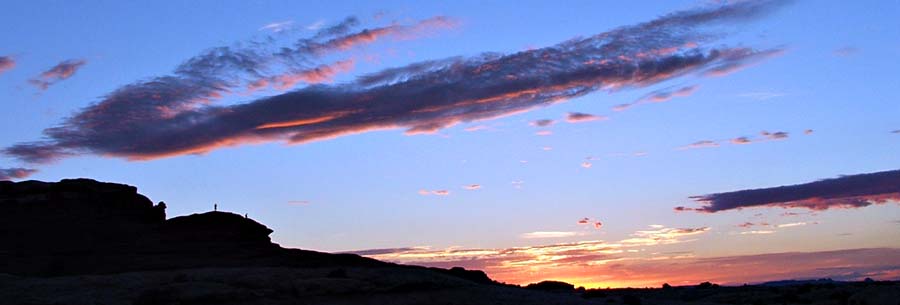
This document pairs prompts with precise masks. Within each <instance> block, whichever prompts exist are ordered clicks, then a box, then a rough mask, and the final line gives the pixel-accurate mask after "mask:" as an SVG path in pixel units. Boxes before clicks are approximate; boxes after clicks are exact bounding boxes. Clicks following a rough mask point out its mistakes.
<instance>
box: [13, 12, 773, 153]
mask: <svg viewBox="0 0 900 305" xmlns="http://www.w3.org/2000/svg"><path fill="white" fill-rule="evenodd" d="M782 3H783V2H780V1H754V2H749V1H746V2H738V3H734V4H729V5H718V6H710V7H703V8H698V9H693V10H688V11H682V12H676V13H672V14H668V15H665V16H662V17H660V18H658V19H656V20H652V21H650V22H645V23H640V24H637V25H633V26H626V27H620V28H617V29H615V30H612V31H609V32H606V33H601V34H598V35H595V36H590V37H587V38H577V39H571V40H567V41H565V42H563V43H560V44H558V45H554V46H550V47H545V48H538V49H533V50H528V51H522V52H518V53H514V54H509V55H499V54H485V55H480V56H475V57H469V58H455V59H449V60H443V61H431V62H428V63H427V64H424V65H423V64H413V65H409V66H407V67H400V68H394V69H392V71H391V73H388V74H387V76H389V77H380V78H376V80H375V81H372V78H368V80H369V81H366V82H365V83H361V82H350V83H346V84H338V85H331V86H328V85H319V86H308V87H304V88H301V89H297V90H295V91H292V92H288V93H284V94H279V95H275V96H270V97H265V98H260V99H257V100H253V101H250V102H247V103H242V104H236V105H228V106H220V105H214V104H209V103H208V102H209V101H211V100H212V101H214V100H215V98H212V99H211V98H210V97H211V96H212V97H215V96H216V95H220V94H223V93H225V92H227V90H228V89H231V88H234V86H235V85H241V86H246V83H247V82H246V81H242V80H244V79H245V78H248V77H249V78H250V79H253V80H255V79H258V78H260V77H257V76H258V75H257V74H262V75H263V76H266V77H268V75H265V74H266V73H265V71H266V69H262V68H263V67H267V65H271V64H272V63H273V62H288V63H298V65H299V64H300V63H303V62H306V61H305V60H307V59H310V58H312V59H316V58H317V57H316V56H318V55H319V54H321V53H322V52H331V51H341V50H346V49H348V48H351V47H353V46H355V45H359V44H365V43H369V42H372V41H374V40H375V39H378V38H379V37H383V36H384V35H393V36H394V37H397V38H398V39H405V38H406V37H410V36H413V37H415V36H417V35H422V34H423V33H427V32H429V31H430V29H435V28H445V27H448V26H452V25H453V22H452V20H451V19H448V18H432V19H428V20H423V21H421V22H418V23H416V24H413V25H408V26H402V25H391V26H387V27H381V28H373V29H368V30H364V31H360V32H354V33H350V32H349V31H348V30H347V29H348V28H351V27H352V25H353V24H354V22H348V24H347V25H346V26H343V27H331V28H327V29H323V30H321V31H320V34H317V35H316V36H315V37H313V38H311V39H306V40H302V41H300V42H298V43H296V44H295V45H297V46H296V47H293V48H287V49H284V48H277V49H278V50H279V51H278V52H275V53H265V52H263V55H264V56H262V57H260V56H257V55H256V53H255V52H261V51H260V50H257V49H251V50H243V49H240V50H237V51H236V50H233V49H231V48H220V49H215V50H213V51H211V52H210V53H205V54H202V55H201V56H198V57H195V58H192V59H191V60H189V61H187V62H186V63H185V64H184V65H182V66H181V67H179V69H177V70H176V74H175V75H174V76H168V77H159V78H154V79H151V80H150V81H146V82H138V83H135V84H132V85H128V86H125V87H122V88H120V89H118V90H116V91H114V92H113V93H111V94H109V95H107V96H106V97H105V98H104V99H103V100H102V101H100V102H99V103H96V104H94V105H91V106H88V107H86V108H84V109H83V110H82V111H80V112H78V113H76V114H74V115H72V116H71V118H70V119H68V120H66V121H65V122H63V124H61V125H60V126H57V127H53V128H49V129H46V130H45V135H46V139H45V140H44V141H39V142H31V143H20V144H17V145H14V146H12V147H9V148H7V149H6V150H5V152H6V153H7V154H9V155H12V156H13V157H16V158H19V159H20V160H24V161H28V162H41V161H44V162H46V161H51V160H52V159H53V158H60V157H64V156H67V155H82V154H96V155H102V156H111V157H123V158H127V159H130V160H147V159H154V158H163V157H169V156H177V155H186V154H202V153H206V152H209V151H212V150H215V149H219V148H222V147H228V146H237V145H243V144H251V143H265V142H271V141H284V142H286V143H289V144H302V143H309V142H312V141H320V140H326V139H331V138H335V137H340V136H346V135H350V134H357V133H362V132H368V131H374V130H385V129H395V128H405V129H406V130H407V133H408V134H417V133H429V132H432V133H433V132H435V131H437V130H439V129H442V128H446V127H449V126H453V125H455V124H458V123H461V122H472V121H479V120H488V119H494V118H498V117H503V116H508V115H511V114H515V113H521V112H525V111H529V110H532V109H535V108H539V107H545V106H549V105H552V104H555V103H559V102H562V101H565V100H567V99H570V98H574V97H579V96H583V95H585V94H588V93H591V92H596V91H598V90H611V91H612V90H621V89H627V88H636V87H637V88H643V87H646V86H649V85H652V84H656V83H659V82H661V81H665V80H670V79H673V78H675V77H679V76H683V75H689V74H702V73H705V72H707V71H714V70H719V69H722V68H725V67H733V66H740V65H743V64H744V63H745V62H746V61H747V58H746V57H755V56H756V54H758V53H759V52H771V51H772V50H766V51H757V50H752V49H747V48H728V47H722V46H719V45H718V44H717V46H716V47H701V46H700V45H701V44H709V45H713V44H712V43H713V42H714V41H715V39H718V38H720V37H722V35H709V34H708V33H706V32H705V31H704V29H706V28H707V27H708V26H710V25H718V24H722V23H738V22H744V21H747V20H750V19H754V18H755V17H761V16H765V15H766V14H767V13H768V12H769V11H771V10H772V9H774V8H777V7H780V6H781V4H782ZM335 33H337V34H335ZM686 42H691V44H688V43H686ZM663 49H666V50H667V51H666V52H658V51H659V50H663ZM669 50H671V51H669ZM638 55H640V56H638ZM275 59H278V60H277V61H276V60H275ZM290 68H303V67H302V66H298V67H290ZM305 68H307V69H308V68H309V67H305ZM380 75H382V76H385V75H384V74H380ZM450 93H452V94H450ZM288 122H302V124H285V125H284V127H278V128H259V127H260V126H278V125H281V124H283V123H288ZM273 124H274V125H273Z"/></svg>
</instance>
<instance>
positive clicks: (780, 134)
mask: <svg viewBox="0 0 900 305" xmlns="http://www.w3.org/2000/svg"><path fill="white" fill-rule="evenodd" d="M762 136H763V137H765V138H766V139H769V140H781V139H787V137H788V133H787V132H784V131H776V132H768V131H763V132H762Z"/></svg>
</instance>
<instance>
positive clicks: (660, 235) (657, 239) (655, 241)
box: [621, 226, 710, 246]
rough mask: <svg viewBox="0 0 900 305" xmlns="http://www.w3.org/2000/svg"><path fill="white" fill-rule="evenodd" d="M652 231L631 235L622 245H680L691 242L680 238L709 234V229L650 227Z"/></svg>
mask: <svg viewBox="0 0 900 305" xmlns="http://www.w3.org/2000/svg"><path fill="white" fill-rule="evenodd" d="M651 229H652V230H642V231H637V232H635V233H634V234H632V236H633V237H632V238H628V239H625V240H622V241H621V243H623V244H630V245H644V246H650V245H668V244H675V243H682V242H685V241H692V240H684V239H682V237H685V236H693V235H698V234H703V233H706V232H709V230H710V227H699V228H666V227H658V226H655V227H654V226H651Z"/></svg>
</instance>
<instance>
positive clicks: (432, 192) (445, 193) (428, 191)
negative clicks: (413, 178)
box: [419, 189, 450, 196]
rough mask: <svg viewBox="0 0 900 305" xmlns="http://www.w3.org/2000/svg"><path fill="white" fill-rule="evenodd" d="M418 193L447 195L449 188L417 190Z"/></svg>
mask: <svg viewBox="0 0 900 305" xmlns="http://www.w3.org/2000/svg"><path fill="white" fill-rule="evenodd" d="M419 195H423V196H428V195H437V196H448V195H450V191H449V190H425V189H422V190H419Z"/></svg>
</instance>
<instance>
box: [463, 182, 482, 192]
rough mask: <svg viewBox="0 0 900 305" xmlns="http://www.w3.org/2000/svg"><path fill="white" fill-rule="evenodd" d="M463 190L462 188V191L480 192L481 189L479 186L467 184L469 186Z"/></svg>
mask: <svg viewBox="0 0 900 305" xmlns="http://www.w3.org/2000/svg"><path fill="white" fill-rule="evenodd" d="M463 188H464V189H467V190H470V191H474V190H480V189H481V184H469V185H466V186H463Z"/></svg>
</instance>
